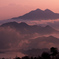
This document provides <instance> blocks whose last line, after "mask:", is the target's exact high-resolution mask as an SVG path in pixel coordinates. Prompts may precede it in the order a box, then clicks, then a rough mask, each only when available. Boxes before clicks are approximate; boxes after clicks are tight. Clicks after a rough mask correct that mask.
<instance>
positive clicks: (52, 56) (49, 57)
mask: <svg viewBox="0 0 59 59" xmlns="http://www.w3.org/2000/svg"><path fill="white" fill-rule="evenodd" d="M2 59H5V58H2ZM14 59H59V52H58V49H57V48H55V47H51V48H50V53H48V52H43V53H42V55H41V56H38V57H29V56H24V57H22V58H20V57H15V58H14Z"/></svg>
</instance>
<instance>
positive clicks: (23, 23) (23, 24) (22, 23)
mask: <svg viewBox="0 0 59 59" xmlns="http://www.w3.org/2000/svg"><path fill="white" fill-rule="evenodd" d="M19 25H22V26H28V24H26V23H25V22H21V23H19Z"/></svg>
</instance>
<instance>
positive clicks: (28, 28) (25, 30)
mask: <svg viewBox="0 0 59 59" xmlns="http://www.w3.org/2000/svg"><path fill="white" fill-rule="evenodd" d="M0 27H11V28H13V29H16V30H17V31H20V32H21V33H22V34H32V33H39V34H52V33H59V31H57V30H55V29H53V28H52V27H51V26H49V25H47V26H45V27H41V26H38V25H28V24H26V23H25V22H21V23H17V22H8V23H4V24H2V25H1V26H0Z"/></svg>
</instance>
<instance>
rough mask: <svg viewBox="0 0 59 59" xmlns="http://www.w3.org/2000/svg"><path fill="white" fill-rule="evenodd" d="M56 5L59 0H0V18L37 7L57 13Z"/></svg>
mask: <svg viewBox="0 0 59 59" xmlns="http://www.w3.org/2000/svg"><path fill="white" fill-rule="evenodd" d="M58 6H59V0H0V20H4V19H9V18H12V17H17V16H21V15H23V14H25V13H28V12H30V11H31V10H35V9H37V8H39V9H42V10H44V9H50V10H52V11H54V12H56V13H59V7H58Z"/></svg>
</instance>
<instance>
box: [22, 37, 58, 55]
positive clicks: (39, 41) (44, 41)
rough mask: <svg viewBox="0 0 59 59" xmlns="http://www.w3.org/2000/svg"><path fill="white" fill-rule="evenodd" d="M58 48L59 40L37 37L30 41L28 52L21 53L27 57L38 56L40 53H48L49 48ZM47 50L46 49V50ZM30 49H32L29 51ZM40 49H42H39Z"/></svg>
mask: <svg viewBox="0 0 59 59" xmlns="http://www.w3.org/2000/svg"><path fill="white" fill-rule="evenodd" d="M57 46H59V38H56V37H53V36H49V37H38V38H35V39H31V42H30V45H29V48H30V49H28V50H23V51H21V52H22V53H24V54H27V55H29V56H39V55H41V54H42V52H50V50H49V49H50V48H51V47H57ZM45 47H47V48H49V49H47V48H45ZM31 48H32V49H31ZM40 48H42V49H40Z"/></svg>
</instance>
